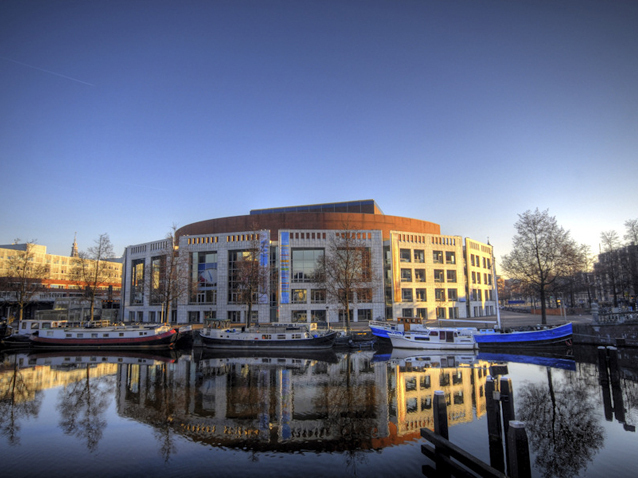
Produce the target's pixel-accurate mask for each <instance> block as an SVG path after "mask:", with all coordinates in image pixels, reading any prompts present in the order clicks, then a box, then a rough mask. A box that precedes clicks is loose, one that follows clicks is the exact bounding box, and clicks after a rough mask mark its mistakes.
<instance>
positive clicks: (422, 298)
mask: <svg viewBox="0 0 638 478" xmlns="http://www.w3.org/2000/svg"><path fill="white" fill-rule="evenodd" d="M416 300H417V302H427V301H428V299H427V293H426V291H425V289H416Z"/></svg>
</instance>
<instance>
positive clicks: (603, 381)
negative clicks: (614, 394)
mask: <svg viewBox="0 0 638 478" xmlns="http://www.w3.org/2000/svg"><path fill="white" fill-rule="evenodd" d="M598 383H600V387H601V389H602V392H603V408H604V410H605V420H607V421H608V422H610V421H612V420H613V419H614V410H613V406H612V404H611V392H610V390H609V369H608V367H607V348H606V347H598Z"/></svg>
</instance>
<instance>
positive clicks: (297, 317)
mask: <svg viewBox="0 0 638 478" xmlns="http://www.w3.org/2000/svg"><path fill="white" fill-rule="evenodd" d="M292 321H293V322H308V314H307V313H306V311H305V310H293V311H292Z"/></svg>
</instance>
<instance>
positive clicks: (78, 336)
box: [76, 334, 84, 339]
mask: <svg viewBox="0 0 638 478" xmlns="http://www.w3.org/2000/svg"><path fill="white" fill-rule="evenodd" d="M76 337H77V338H78V339H81V338H82V337H84V334H77V335H76Z"/></svg>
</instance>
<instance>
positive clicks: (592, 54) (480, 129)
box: [0, 0, 638, 262]
mask: <svg viewBox="0 0 638 478" xmlns="http://www.w3.org/2000/svg"><path fill="white" fill-rule="evenodd" d="M637 25H638V2H636V1H634V0H627V1H623V0H614V1H611V2H610V1H591V0H534V1H531V0H529V1H525V0H517V1H512V0H480V1H479V0H467V1H462V0H445V1H443V0H388V1H380V0H379V1H376V0H367V1H363V0H358V1H355V0H353V1H349V0H339V1H337V0H334V1H331V0H316V1H310V0H308V1H304V0H290V1H286V0H280V1H274V0H273V1H270V0H255V1H248V0H247V1H243V0H227V1H222V0H208V1H196V0H191V1H188V0H186V1H162V0H154V1H151V0H148V1H136V0H126V1H118V0H108V1H106V0H93V1H90V2H87V1H83V0H80V1H64V0H46V1H44V0H43V1H35V0H33V1H31V0H3V1H2V2H0V244H10V243H11V242H13V240H14V239H16V238H20V239H21V240H22V241H23V242H24V241H27V240H35V241H37V243H38V244H43V245H46V246H47V251H48V252H49V253H51V254H61V255H68V254H70V252H71V245H72V243H73V239H74V236H75V235H76V234H77V241H78V246H79V249H80V250H86V249H87V248H89V247H91V246H92V245H94V241H95V240H96V239H97V238H98V237H99V235H100V234H103V233H107V234H109V237H110V239H111V242H112V243H113V246H114V250H115V253H116V254H117V255H118V256H119V255H121V254H123V252H124V248H125V247H126V246H129V245H134V244H139V243H144V242H149V241H153V240H157V239H161V238H164V237H165V236H166V235H167V233H169V232H170V230H171V228H172V226H173V225H175V226H177V227H181V226H184V225H187V224H190V223H193V222H197V221H202V220H206V219H212V218H217V217H227V216H237V215H244V214H248V213H249V211H250V210H251V209H264V208H271V207H282V206H292V205H305V204H317V203H326V202H340V201H352V200H359V199H374V200H376V202H377V204H378V205H379V206H380V208H381V209H382V210H383V212H384V213H385V214H388V215H393V216H403V217H411V218H417V219H422V220H426V221H431V222H434V223H437V224H440V226H441V233H442V234H448V235H461V236H464V237H470V238H472V239H475V240H478V241H484V242H487V241H488V240H489V242H490V243H491V244H492V245H494V248H495V255H496V257H497V259H498V258H499V257H502V255H503V254H506V253H507V252H509V251H510V250H511V242H512V237H513V236H514V234H515V228H514V224H515V223H516V221H517V220H518V218H519V217H518V215H519V214H522V213H523V212H525V211H527V210H535V209H536V208H538V209H539V210H541V211H542V210H546V209H547V210H549V214H550V215H551V216H555V217H556V219H557V221H558V223H559V224H560V225H561V226H563V227H564V228H565V229H567V230H569V231H570V232H571V235H572V237H573V238H574V239H575V240H576V241H578V242H579V243H583V244H587V245H589V246H590V247H591V250H592V253H597V252H598V243H599V238H600V233H601V232H603V231H609V230H615V231H617V232H618V233H619V235H620V236H621V237H622V235H623V234H624V222H625V221H627V220H629V219H636V218H638V187H637V180H638V27H637ZM497 262H498V260H497Z"/></svg>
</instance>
